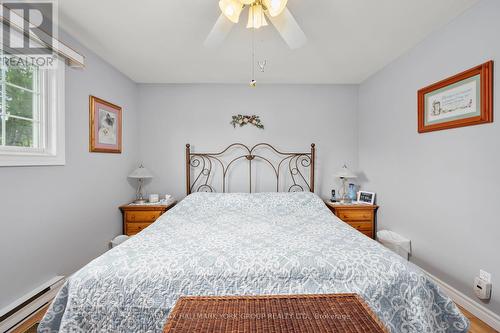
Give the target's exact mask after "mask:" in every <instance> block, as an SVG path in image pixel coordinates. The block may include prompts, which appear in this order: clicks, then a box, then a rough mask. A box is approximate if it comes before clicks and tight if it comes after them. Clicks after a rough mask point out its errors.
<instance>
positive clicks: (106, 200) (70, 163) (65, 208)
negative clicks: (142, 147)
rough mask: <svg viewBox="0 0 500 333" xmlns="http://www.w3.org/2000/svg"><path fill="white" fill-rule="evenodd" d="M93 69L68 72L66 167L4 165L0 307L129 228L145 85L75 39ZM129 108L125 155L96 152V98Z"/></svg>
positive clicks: (0, 203) (1, 177) (0, 201)
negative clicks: (92, 136)
mask: <svg viewBox="0 0 500 333" xmlns="http://www.w3.org/2000/svg"><path fill="white" fill-rule="evenodd" d="M64 40H65V41H69V43H70V45H71V46H73V47H75V48H76V49H78V50H79V51H81V52H83V53H84V54H85V56H86V60H87V66H86V68H85V69H83V70H78V69H69V68H68V69H67V70H66V165H65V166H50V167H9V168H5V167H2V168H0V184H1V185H0V188H1V190H0V222H1V229H2V230H1V231H0V263H1V264H0V270H1V273H0V308H2V307H4V306H6V305H8V304H10V303H11V302H12V301H14V300H16V299H17V298H19V297H20V296H22V295H23V294H25V293H27V292H29V291H31V290H33V289H34V288H36V287H38V286H39V285H40V284H41V283H43V282H45V281H47V280H48V279H50V278H52V277H54V276H56V275H60V274H63V275H64V274H70V273H72V272H74V271H75V270H77V269H79V268H81V267H82V266H84V265H85V264H86V263H88V262H89V261H90V260H91V259H92V258H94V257H96V256H98V255H100V254H101V253H103V252H104V251H105V250H106V249H107V246H108V241H109V240H110V239H112V238H113V237H114V236H116V235H117V234H120V233H121V217H120V213H119V211H118V206H119V205H120V204H123V203H125V202H127V201H129V200H130V199H131V198H132V197H133V194H134V189H133V187H132V186H131V185H130V184H129V183H128V182H127V180H126V177H127V174H128V173H129V172H130V171H131V170H132V169H133V168H134V167H135V166H136V164H137V160H138V141H137V139H138V133H139V132H138V126H137V125H136V122H137V119H138V115H137V111H138V108H137V105H136V103H137V86H136V84H135V83H133V82H132V81H130V80H129V79H128V78H126V77H125V76H124V75H122V74H121V73H119V72H118V71H116V70H115V69H114V68H112V67H111V66H110V65H108V64H107V63H105V62H103V61H102V60H101V59H99V58H98V57H97V56H95V55H94V54H93V53H92V52H90V51H89V50H87V49H85V48H83V47H82V46H81V45H79V44H78V43H76V42H75V41H74V40H72V39H70V38H69V37H67V36H66V37H65V38H64ZM90 94H92V95H96V96H98V97H101V98H104V99H106V100H108V101H110V102H113V103H115V104H118V105H120V106H122V107H123V153H122V154H97V153H89V152H88V135H89V132H88V131H89V130H88V117H89V116H88V113H89V111H88V98H89V95H90Z"/></svg>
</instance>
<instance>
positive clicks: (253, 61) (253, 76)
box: [250, 7, 257, 87]
mask: <svg viewBox="0 0 500 333" xmlns="http://www.w3.org/2000/svg"><path fill="white" fill-rule="evenodd" d="M250 10H252V81H250V87H255V86H257V81H256V80H255V12H254V11H253V8H252V7H250Z"/></svg>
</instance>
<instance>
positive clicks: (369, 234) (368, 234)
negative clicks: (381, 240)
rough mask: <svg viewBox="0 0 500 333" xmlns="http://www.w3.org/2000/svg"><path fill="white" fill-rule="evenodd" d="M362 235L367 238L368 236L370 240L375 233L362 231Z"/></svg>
mask: <svg viewBox="0 0 500 333" xmlns="http://www.w3.org/2000/svg"><path fill="white" fill-rule="evenodd" d="M360 232H361V233H362V234H364V235H365V236H368V237H370V238H373V231H360Z"/></svg>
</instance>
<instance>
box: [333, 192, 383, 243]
mask: <svg viewBox="0 0 500 333" xmlns="http://www.w3.org/2000/svg"><path fill="white" fill-rule="evenodd" d="M325 204H326V205H327V207H328V208H330V210H331V211H332V213H333V214H335V215H336V216H337V217H338V218H339V219H341V220H342V221H344V222H345V223H347V224H349V225H350V226H351V227H353V228H355V229H357V230H358V231H359V232H361V233H363V234H365V235H366V236H368V237H370V238H375V220H376V217H377V209H378V206H376V205H353V204H348V205H341V204H336V203H333V202H330V201H325Z"/></svg>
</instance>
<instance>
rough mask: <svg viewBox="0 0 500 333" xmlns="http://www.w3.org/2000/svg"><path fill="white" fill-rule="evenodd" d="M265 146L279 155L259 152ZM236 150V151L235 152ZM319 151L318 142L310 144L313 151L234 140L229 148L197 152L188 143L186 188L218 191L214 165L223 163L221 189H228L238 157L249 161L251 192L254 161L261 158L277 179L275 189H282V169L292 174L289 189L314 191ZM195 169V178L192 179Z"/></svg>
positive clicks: (189, 189)
mask: <svg viewBox="0 0 500 333" xmlns="http://www.w3.org/2000/svg"><path fill="white" fill-rule="evenodd" d="M262 149H265V150H267V151H268V153H272V155H275V156H276V158H277V161H273V160H271V159H270V158H268V157H266V156H264V155H262V154H259V153H258V151H261V150H262ZM235 152H236V154H235ZM229 153H233V154H232V155H231V156H230V157H231V159H230V160H229V161H225V160H224V156H225V155H230V154H229ZM315 155H316V147H315V144H314V143H313V144H311V151H310V152H307V153H303V152H291V153H288V152H281V151H279V150H278V149H276V148H274V147H273V146H272V145H270V144H268V143H259V144H256V145H255V146H253V147H248V146H246V145H244V144H241V143H233V144H231V145H229V146H228V147H227V148H226V149H224V150H222V151H220V152H218V153H195V152H191V146H190V145H189V144H187V145H186V192H187V194H188V195H189V194H191V193H194V192H216V190H215V188H214V187H213V185H212V184H211V182H210V181H211V179H213V177H214V172H215V171H214V169H215V166H216V165H217V166H220V167H221V176H222V178H221V179H222V181H221V182H222V185H221V192H223V193H225V192H226V191H227V189H228V184H227V182H228V178H229V176H228V175H229V173H228V172H229V171H230V170H231V168H232V167H234V165H235V163H236V162H237V161H241V160H243V161H245V160H246V161H247V162H248V186H249V192H250V193H251V192H252V162H253V161H262V162H264V164H267V165H269V166H270V167H271V168H270V170H271V171H272V175H273V176H274V177H275V179H276V192H279V189H280V179H282V178H283V176H284V175H283V173H285V174H286V176H287V177H289V180H290V184H291V185H290V186H289V187H288V189H287V190H288V192H304V191H310V192H314V160H315ZM306 169H309V179H308V180H307V179H306V177H305V176H304V174H305V170H306ZM191 173H193V181H192V180H191Z"/></svg>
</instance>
